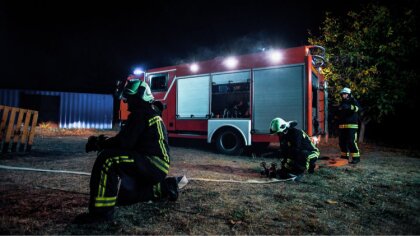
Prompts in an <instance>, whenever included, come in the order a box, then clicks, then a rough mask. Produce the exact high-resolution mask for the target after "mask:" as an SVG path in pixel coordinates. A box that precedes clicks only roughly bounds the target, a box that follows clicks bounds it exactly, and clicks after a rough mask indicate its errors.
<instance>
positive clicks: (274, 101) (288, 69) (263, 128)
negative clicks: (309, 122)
mask: <svg viewBox="0 0 420 236" xmlns="http://www.w3.org/2000/svg"><path fill="white" fill-rule="evenodd" d="M304 69H305V68H304V65H303V64H301V65H300V64H298V65H292V66H284V67H278V68H269V69H256V70H254V77H253V78H254V79H253V86H254V90H253V98H254V103H253V109H252V112H253V118H254V119H253V127H254V130H255V133H258V134H268V133H269V132H270V131H269V124H270V122H271V120H272V119H273V118H275V117H282V118H284V119H286V120H296V121H297V122H298V128H305V127H303V126H304V125H305V124H306V123H305V117H304V114H305V100H304V98H305V92H306V90H305V87H304V85H305V83H304V74H305V73H304Z"/></svg>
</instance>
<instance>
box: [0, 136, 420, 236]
mask: <svg viewBox="0 0 420 236" xmlns="http://www.w3.org/2000/svg"><path fill="white" fill-rule="evenodd" d="M94 133H96V131H95V132H94ZM89 135H90V134H89ZM86 139H87V136H86V135H85V136H83V135H82V136H65V135H59V136H56V137H50V136H42V135H39V136H37V138H36V140H35V144H34V147H33V150H32V152H31V153H30V154H15V155H11V154H8V155H6V156H4V157H2V158H1V159H0V164H1V165H13V166H31V167H36V168H50V169H66V170H78V171H85V172H90V169H91V167H92V165H93V162H94V160H95V154H93V153H89V154H86V153H84V151H83V147H84V144H85V142H86ZM335 142H336V140H329V143H328V144H322V145H321V146H320V148H321V155H322V156H324V158H323V159H324V160H321V161H319V162H318V164H319V166H320V168H319V169H318V170H317V171H316V173H315V174H313V175H307V176H305V177H304V178H303V179H302V181H300V182H283V183H276V184H232V183H215V182H202V181H191V182H190V183H189V184H188V185H187V186H186V187H185V188H184V189H183V190H182V191H181V195H180V198H179V199H178V201H177V202H175V203H171V202H155V203H138V204H135V205H132V206H127V207H119V208H118V210H117V213H116V218H115V220H114V222H113V223H109V224H99V225H88V226H79V225H74V224H71V220H72V219H73V218H74V217H75V216H76V215H77V214H79V213H81V212H84V211H86V207H87V200H88V195H87V193H88V191H89V189H88V183H89V177H88V176H80V175H69V174H54V173H43V172H23V171H7V170H0V196H1V197H0V206H1V209H0V210H1V211H0V219H1V221H0V233H1V234H416V235H418V234H420V217H419V216H420V213H419V212H420V209H419V208H420V204H419V201H420V200H419V199H420V194H419V191H420V188H419V187H420V174H419V172H418V169H419V166H420V159H419V158H415V157H410V156H407V155H406V153H404V152H399V151H395V150H393V151H392V150H387V149H385V148H381V147H376V146H373V145H362V147H361V149H362V158H363V159H362V162H361V163H360V165H357V166H349V165H347V164H346V165H342V166H339V165H338V166H334V164H331V162H332V161H334V157H335V156H336V155H337V151H338V150H337V146H336V143H335ZM191 146H194V147H191ZM171 154H172V164H171V173H170V174H171V175H181V174H186V175H187V176H188V177H190V178H194V177H196V178H198V177H200V178H215V179H237V180H245V179H260V178H261V177H260V175H259V171H260V167H259V163H260V162H261V161H263V160H264V161H266V162H273V161H274V162H279V160H277V159H275V158H274V157H272V156H271V155H269V153H268V154H267V153H264V156H265V157H264V158H263V157H261V155H262V153H259V154H258V155H257V157H253V155H251V151H248V152H247V153H246V154H244V155H243V156H238V157H232V156H225V155H220V154H216V153H214V152H213V149H212V148H211V147H209V146H207V145H206V144H205V143H201V142H198V141H197V142H195V141H194V142H188V144H183V143H173V142H172V143H171Z"/></svg>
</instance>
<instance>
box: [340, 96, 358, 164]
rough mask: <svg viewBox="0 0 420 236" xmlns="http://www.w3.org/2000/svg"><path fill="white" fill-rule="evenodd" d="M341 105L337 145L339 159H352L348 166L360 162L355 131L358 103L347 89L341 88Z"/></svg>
mask: <svg viewBox="0 0 420 236" xmlns="http://www.w3.org/2000/svg"><path fill="white" fill-rule="evenodd" d="M340 96H341V103H340V106H339V107H338V129H339V135H338V139H339V145H340V151H341V155H340V156H341V158H343V159H349V156H351V157H352V160H351V161H350V162H349V163H350V164H357V163H359V162H360V153H359V148H358V147H357V129H358V128H359V125H358V122H359V115H358V112H359V110H360V106H359V103H358V102H357V101H356V99H355V98H354V97H353V96H351V90H350V89H349V88H343V89H342V90H341V91H340Z"/></svg>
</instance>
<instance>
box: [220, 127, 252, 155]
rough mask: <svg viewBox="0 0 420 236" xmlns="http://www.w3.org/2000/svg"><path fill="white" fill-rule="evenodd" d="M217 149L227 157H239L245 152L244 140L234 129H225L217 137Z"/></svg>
mask: <svg viewBox="0 0 420 236" xmlns="http://www.w3.org/2000/svg"><path fill="white" fill-rule="evenodd" d="M215 142H216V149H217V151H218V152H219V153H223V154H226V155H239V154H241V153H242V152H243V150H244V146H245V144H244V140H243V138H242V136H241V134H240V133H239V132H238V131H236V130H234V129H224V130H222V131H220V132H219V133H218V135H217V137H216V141H215Z"/></svg>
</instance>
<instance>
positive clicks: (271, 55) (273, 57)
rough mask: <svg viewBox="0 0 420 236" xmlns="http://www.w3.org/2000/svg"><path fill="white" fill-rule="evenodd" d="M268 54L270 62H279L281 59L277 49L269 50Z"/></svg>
mask: <svg viewBox="0 0 420 236" xmlns="http://www.w3.org/2000/svg"><path fill="white" fill-rule="evenodd" d="M268 56H269V58H270V60H271V61H272V62H279V61H281V60H282V59H283V54H282V53H281V52H279V51H274V50H273V51H270V52H269V55H268Z"/></svg>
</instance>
